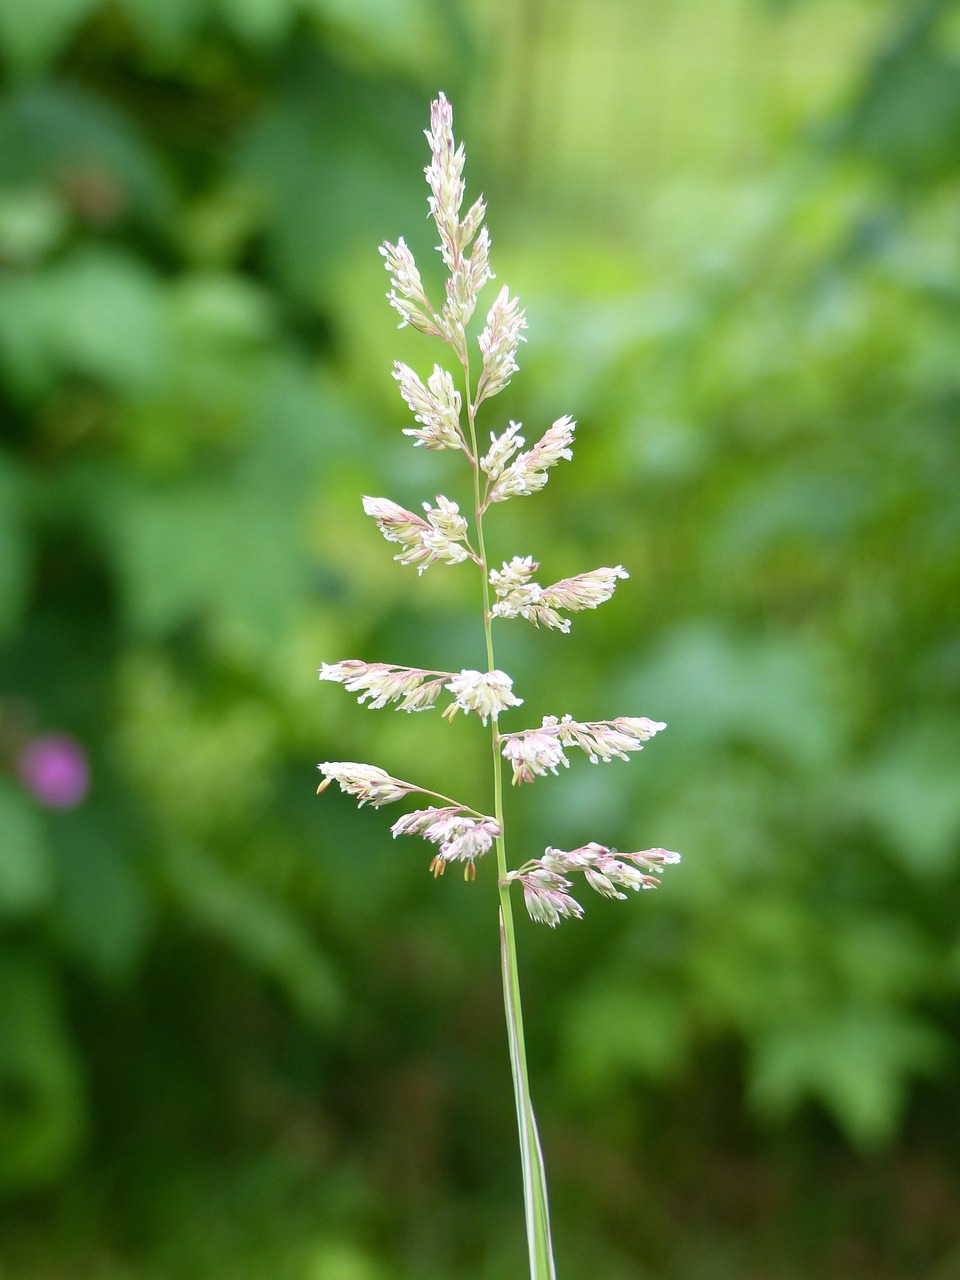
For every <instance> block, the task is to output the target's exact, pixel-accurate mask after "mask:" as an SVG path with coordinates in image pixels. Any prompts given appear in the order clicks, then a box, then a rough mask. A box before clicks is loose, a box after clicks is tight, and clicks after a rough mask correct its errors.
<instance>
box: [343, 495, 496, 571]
mask: <svg viewBox="0 0 960 1280" xmlns="http://www.w3.org/2000/svg"><path fill="white" fill-rule="evenodd" d="M363 509H364V511H365V512H366V513H367V515H368V516H372V517H373V519H374V520H375V521H376V525H377V528H378V529H379V530H380V532H381V533H382V534H383V536H384V537H385V538H386V540H387V541H388V542H397V543H399V544H400V546H401V547H403V550H402V551H401V553H400V555H398V556H394V557H393V558H394V560H399V561H400V563H401V564H415V565H416V566H417V572H418V573H423V571H424V570H425V569H427V568H429V566H430V565H432V564H460V563H462V562H463V561H464V560H468V559H469V560H475V561H476V562H477V563H478V564H480V563H481V561H480V557H479V556H478V555H477V553H476V552H475V551H474V550H473V548H472V547H471V546H470V544H469V542H468V541H467V522H466V520H465V519H464V518H463V516H462V515H461V514H460V508H459V507H458V506H457V504H456V503H455V502H451V501H450V499H449V498H445V497H444V496H443V494H438V495H437V505H436V507H431V506H430V504H429V503H427V502H425V503H424V504H423V509H424V511H425V512H426V513H427V518H426V520H424V519H422V518H421V517H420V516H417V515H414V513H413V512H412V511H407V509H406V508H405V507H401V506H399V505H398V504H397V503H396V502H391V501H390V499H389V498H370V497H365V498H364V499H363Z"/></svg>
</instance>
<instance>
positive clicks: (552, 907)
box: [507, 864, 583, 929]
mask: <svg viewBox="0 0 960 1280" xmlns="http://www.w3.org/2000/svg"><path fill="white" fill-rule="evenodd" d="M507 879H508V880H516V881H518V882H519V884H520V885H521V886H522V887H523V904H524V906H525V907H526V908H527V914H528V915H529V916H530V919H531V920H536V921H537V923H538V924H548V925H549V926H550V928H551V929H555V928H556V927H557V925H558V924H559V923H560V921H561V920H562V919H564V918H566V919H569V920H579V919H580V917H581V916H582V915H583V907H581V905H580V903H579V902H578V901H577V900H576V898H573V897H571V896H570V894H569V893H568V892H567V890H568V889H570V888H572V887H573V886H572V882H571V881H570V880H568V879H567V878H566V876H562V875H558V874H557V873H556V872H555V871H550V870H548V869H547V868H546V867H543V866H540V865H537V864H531V865H530V866H529V869H527V870H524V869H521V870H520V871H513V872H511V873H510V875H508V877H507Z"/></svg>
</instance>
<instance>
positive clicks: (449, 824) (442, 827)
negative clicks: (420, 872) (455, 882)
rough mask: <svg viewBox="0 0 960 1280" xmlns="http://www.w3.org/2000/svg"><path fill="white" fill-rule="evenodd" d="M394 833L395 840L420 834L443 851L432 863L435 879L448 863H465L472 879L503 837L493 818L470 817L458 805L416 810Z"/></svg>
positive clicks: (392, 830) (467, 873) (466, 872)
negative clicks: (476, 863)
mask: <svg viewBox="0 0 960 1280" xmlns="http://www.w3.org/2000/svg"><path fill="white" fill-rule="evenodd" d="M390 831H391V834H392V835H393V837H394V839H396V837H397V836H410V835H419V836H423V838H424V839H425V840H429V841H430V842H431V844H437V845H439V846H440V851H439V853H438V854H437V856H436V857H435V858H434V859H433V861H432V862H431V864H430V869H431V870H432V871H433V874H434V875H435V876H438V875H443V872H444V868H445V867H446V864H447V863H448V862H464V863H466V864H467V865H466V868H465V871H464V874H465V876H466V878H467V879H470V880H472V879H473V876H474V868H473V864H474V861H475V860H476V859H477V858H479V857H481V856H482V855H483V854H485V853H487V852H489V850H490V848H491V847H492V845H493V842H494V840H495V839H496V838H497V836H499V835H500V827H499V825H498V823H497V822H496V821H495V820H494V819H493V818H484V817H477V818H470V817H467V815H466V814H464V812H463V810H462V809H460V808H458V807H457V806H455V805H449V806H447V807H446V808H442V809H438V808H434V807H433V806H431V807H430V808H428V809H415V810H414V811H413V813H408V814H405V815H404V816H403V817H402V818H400V819H398V820H397V821H396V822H395V823H394V824H393V826H392V827H391V828H390Z"/></svg>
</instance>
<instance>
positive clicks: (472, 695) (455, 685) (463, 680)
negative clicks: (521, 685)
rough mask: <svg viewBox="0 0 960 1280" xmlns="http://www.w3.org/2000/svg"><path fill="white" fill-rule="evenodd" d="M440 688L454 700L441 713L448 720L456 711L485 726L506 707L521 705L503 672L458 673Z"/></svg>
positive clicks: (510, 681)
mask: <svg viewBox="0 0 960 1280" xmlns="http://www.w3.org/2000/svg"><path fill="white" fill-rule="evenodd" d="M444 688H446V689H449V690H450V692H451V693H452V694H453V697H454V700H453V702H451V703H450V706H449V707H447V709H446V710H445V711H444V713H443V714H444V716H445V717H446V718H447V719H448V720H452V719H453V717H454V716H455V715H456V714H457V712H458V711H475V712H476V713H477V715H478V716H479V717H480V719H481V720H482V721H483V723H484V724H486V723H487V720H488V719H492V720H496V718H497V717H498V716H499V714H500V712H501V711H503V710H505V709H506V708H507V707H519V706H520V705H521V704H522V702H523V699H522V698H518V697H517V696H516V695H515V694H514V692H513V681H512V680H511V679H510V677H509V676H508V675H507V673H506V672H505V671H461V672H460V674H459V675H457V676H454V677H453V679H452V680H450V681H449V682H448V683H447V684H446V685H445V686H444Z"/></svg>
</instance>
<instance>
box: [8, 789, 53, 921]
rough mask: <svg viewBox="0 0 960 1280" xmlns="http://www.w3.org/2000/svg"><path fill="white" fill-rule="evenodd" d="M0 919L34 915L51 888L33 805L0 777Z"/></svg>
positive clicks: (39, 822) (48, 868)
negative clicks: (1, 835) (0, 840)
mask: <svg viewBox="0 0 960 1280" xmlns="http://www.w3.org/2000/svg"><path fill="white" fill-rule="evenodd" d="M0 831H2V832H3V838H2V842H0V920H2V919H4V918H10V917H17V916H22V915H27V914H30V913H32V912H35V911H36V910H38V909H39V908H40V907H42V906H43V905H44V904H45V903H46V902H47V901H48V900H49V898H50V895H51V890H52V887H53V877H52V874H51V863H50V854H49V851H48V849H47V846H46V841H45V839H44V832H43V823H42V821H41V817H40V814H39V813H38V812H37V808H36V805H35V804H34V803H33V802H32V801H31V800H30V798H29V797H28V796H27V795H26V794H25V793H24V792H22V791H20V790H19V789H18V788H17V787H16V786H14V784H13V783H11V782H8V781H7V780H6V779H5V778H3V777H0Z"/></svg>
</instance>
